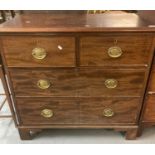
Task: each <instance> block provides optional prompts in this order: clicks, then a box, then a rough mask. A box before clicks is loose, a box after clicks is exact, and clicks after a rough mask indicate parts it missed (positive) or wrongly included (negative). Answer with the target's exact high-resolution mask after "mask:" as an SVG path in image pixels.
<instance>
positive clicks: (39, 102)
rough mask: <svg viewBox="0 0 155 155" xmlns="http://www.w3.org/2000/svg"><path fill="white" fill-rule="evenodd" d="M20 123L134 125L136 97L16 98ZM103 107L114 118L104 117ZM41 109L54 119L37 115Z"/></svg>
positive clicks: (137, 99) (137, 101)
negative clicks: (112, 112)
mask: <svg viewBox="0 0 155 155" xmlns="http://www.w3.org/2000/svg"><path fill="white" fill-rule="evenodd" d="M16 100H17V108H18V110H19V114H20V118H21V124H23V125H45V124H62V125H63V124H73V125H74V124H85V125H86V124H96V125H97V124H112V123H117V124H120V123H132V124H134V123H136V119H137V108H138V106H139V104H140V103H139V98H94V99H90V98H84V99H79V98H72V99H69V98H66V99H64V98H62V99H61V98H57V99H54V98H16ZM104 108H112V109H113V110H114V112H115V115H114V116H113V117H111V118H107V117H104V116H103V110H104ZM43 109H51V110H53V113H54V115H53V117H51V118H44V117H42V116H41V115H40V113H41V111H42V110H43Z"/></svg>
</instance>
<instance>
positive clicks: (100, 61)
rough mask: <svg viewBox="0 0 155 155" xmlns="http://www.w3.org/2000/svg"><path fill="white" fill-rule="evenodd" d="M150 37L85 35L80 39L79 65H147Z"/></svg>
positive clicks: (143, 35)
mask: <svg viewBox="0 0 155 155" xmlns="http://www.w3.org/2000/svg"><path fill="white" fill-rule="evenodd" d="M151 44H152V38H151V37H150V35H147V34H141V35H139V34H137V35H132V34H130V35H128V34H126V35H121V34H119V35H114V34H112V35H110V34H107V35H106V34H105V35H104V36H96V37H95V36H85V37H81V39H80V59H81V61H80V63H81V66H132V65H147V64H148V62H149V57H150V54H151V52H150V47H151Z"/></svg>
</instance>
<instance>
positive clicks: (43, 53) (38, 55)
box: [32, 48, 47, 60]
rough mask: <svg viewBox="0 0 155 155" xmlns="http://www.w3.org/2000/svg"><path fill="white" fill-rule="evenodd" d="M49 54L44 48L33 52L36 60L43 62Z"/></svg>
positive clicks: (35, 49)
mask: <svg viewBox="0 0 155 155" xmlns="http://www.w3.org/2000/svg"><path fill="white" fill-rule="evenodd" d="M46 55H47V53H46V51H45V49H44V48H34V49H33V50H32V56H33V57H34V58H35V59H38V60H42V59H44V58H45V57H46Z"/></svg>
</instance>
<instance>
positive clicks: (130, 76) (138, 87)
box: [10, 69, 145, 97]
mask: <svg viewBox="0 0 155 155" xmlns="http://www.w3.org/2000/svg"><path fill="white" fill-rule="evenodd" d="M10 76H11V80H12V82H13V88H14V92H15V95H16V96H49V97H51V96H70V97H82V96H84V97H85V96H86V97H87V96H88V97H89V96H91V97H107V96H141V95H142V92H143V87H144V79H145V70H134V69H130V70H124V69H119V70H114V69H108V70H107V69H59V70H56V69H55V70H54V69H52V70H47V69H38V70H33V69H31V70H29V69H10Z"/></svg>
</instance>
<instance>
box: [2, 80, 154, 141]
mask: <svg viewBox="0 0 155 155" xmlns="http://www.w3.org/2000/svg"><path fill="white" fill-rule="evenodd" d="M2 93H4V90H3V87H2V85H1V82H0V94H2ZM4 97H5V96H0V103H1V102H2V101H3V100H4ZM9 113H10V111H9V107H8V104H5V106H4V108H3V109H2V111H1V112H0V114H9ZM18 143H22V144H24V143H28V144H32V143H34V144H47V143H49V144H94V143H95V144H120V143H125V144H127V143H133V144H136V143H138V144H139V143H142V144H155V127H151V128H148V129H145V130H144V132H143V135H142V136H141V137H140V138H138V139H137V140H130V141H129V140H125V138H124V136H123V135H122V134H121V133H120V132H116V131H113V130H87V129H83V130H81V129H80V130H75V129H72V130H67V129H65V130H56V129H53V130H45V131H44V132H41V133H40V134H39V135H38V136H37V137H35V138H34V139H33V140H31V141H21V140H20V138H19V135H18V131H17V129H16V128H15V126H14V123H13V120H12V119H11V118H5V119H0V144H18Z"/></svg>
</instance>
